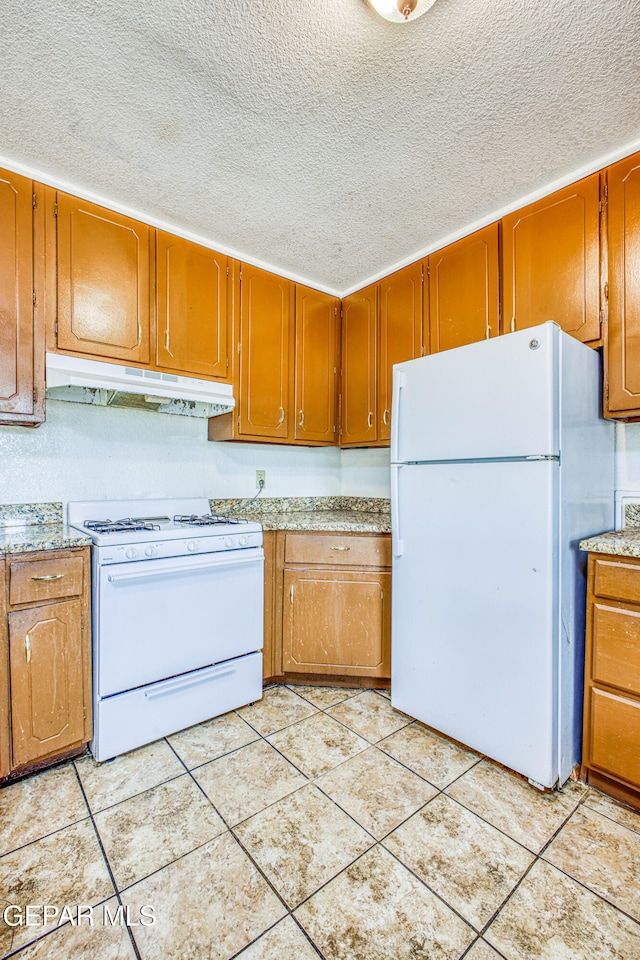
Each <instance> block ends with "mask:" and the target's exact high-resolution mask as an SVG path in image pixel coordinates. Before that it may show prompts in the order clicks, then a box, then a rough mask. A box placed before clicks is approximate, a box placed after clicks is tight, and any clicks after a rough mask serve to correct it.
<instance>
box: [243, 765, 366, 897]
mask: <svg viewBox="0 0 640 960" xmlns="http://www.w3.org/2000/svg"><path fill="white" fill-rule="evenodd" d="M235 832H236V833H237V835H238V837H239V838H240V840H241V841H242V843H243V844H244V846H245V848H246V849H247V850H248V852H249V853H250V855H251V856H252V857H253V859H254V860H255V861H256V863H257V864H258V865H259V867H260V868H261V869H262V870H263V871H264V873H265V874H266V876H267V877H268V878H269V880H270V881H271V883H272V884H273V885H274V887H275V888H276V890H277V891H278V893H279V894H280V896H281V897H282V898H283V899H284V900H285V901H286V903H288V904H289V906H290V907H294V906H296V904H298V903H300V902H301V901H302V900H304V899H305V897H308V896H310V895H311V894H312V893H313V892H314V891H315V890H317V889H318V888H319V887H320V886H322V884H323V883H326V882H327V880H330V879H331V877H334V876H335V875H336V874H337V873H338V872H339V871H340V870H342V869H344V867H346V866H347V864H349V863H351V862H352V861H353V860H355V858H356V857H357V856H359V854H361V853H362V852H363V851H364V850H366V849H367V847H369V846H371V844H372V843H373V840H372V839H371V837H370V836H369V835H368V834H367V833H365V831H364V830H362V829H361V828H360V827H359V826H358V825H357V824H356V823H354V822H353V820H352V819H351V818H350V817H348V816H347V815H346V813H343V812H342V810H340V809H339V808H338V807H337V806H336V805H335V803H334V802H333V801H332V800H329V799H328V798H327V797H325V796H324V794H323V793H321V792H320V790H318V788H317V787H315V786H313V784H308V785H307V786H306V787H303V789H302V790H298V791H297V793H294V794H292V795H291V796H289V797H285V799H284V800H281V801H280V802H279V803H276V804H274V805H273V806H272V807H269V808H268V809H267V810H263V812H262V813H258V814H257V815H256V816H255V817H252V818H251V819H250V820H246V821H245V822H244V823H242V824H240V826H238V827H236V830H235Z"/></svg>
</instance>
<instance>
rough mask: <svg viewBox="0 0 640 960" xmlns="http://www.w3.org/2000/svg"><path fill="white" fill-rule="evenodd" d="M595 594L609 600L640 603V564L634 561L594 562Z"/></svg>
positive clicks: (595, 560) (599, 560)
mask: <svg viewBox="0 0 640 960" xmlns="http://www.w3.org/2000/svg"><path fill="white" fill-rule="evenodd" d="M593 576H594V581H593V592H594V594H595V595H596V596H598V597H607V598H608V599H609V600H628V601H630V602H631V603H640V564H639V563H638V562H635V563H634V561H633V560H615V559H611V560H603V559H602V558H598V559H594V560H593Z"/></svg>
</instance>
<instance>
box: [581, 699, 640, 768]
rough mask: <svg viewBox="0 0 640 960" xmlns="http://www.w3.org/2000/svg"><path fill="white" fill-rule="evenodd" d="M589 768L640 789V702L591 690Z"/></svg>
mask: <svg viewBox="0 0 640 960" xmlns="http://www.w3.org/2000/svg"><path fill="white" fill-rule="evenodd" d="M589 739H590V744H591V746H590V756H589V757H587V764H588V766H590V767H591V766H594V767H597V768H598V769H599V770H602V771H603V772H604V773H610V774H612V775H613V776H614V777H618V778H620V779H622V780H626V781H627V783H631V784H634V785H636V786H640V703H638V702H637V701H635V700H627V699H626V698H625V697H618V696H616V695H615V694H613V693H607V692H605V691H604V690H598V689H597V687H593V688H592V690H591V730H590V738H589Z"/></svg>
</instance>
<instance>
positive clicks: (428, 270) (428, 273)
mask: <svg viewBox="0 0 640 960" xmlns="http://www.w3.org/2000/svg"><path fill="white" fill-rule="evenodd" d="M427 276H428V277H430V276H431V267H430V266H429V264H427ZM423 279H424V274H423Z"/></svg>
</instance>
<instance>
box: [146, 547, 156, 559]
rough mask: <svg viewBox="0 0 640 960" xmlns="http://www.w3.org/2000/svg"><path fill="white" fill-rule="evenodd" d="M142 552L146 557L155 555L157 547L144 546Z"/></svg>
mask: <svg viewBox="0 0 640 960" xmlns="http://www.w3.org/2000/svg"><path fill="white" fill-rule="evenodd" d="M144 554H145V556H146V557H157V555H158V548H157V547H146V548H145V551H144Z"/></svg>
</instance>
